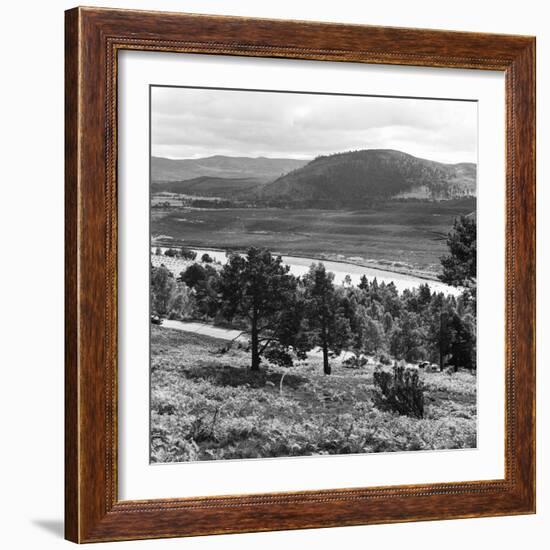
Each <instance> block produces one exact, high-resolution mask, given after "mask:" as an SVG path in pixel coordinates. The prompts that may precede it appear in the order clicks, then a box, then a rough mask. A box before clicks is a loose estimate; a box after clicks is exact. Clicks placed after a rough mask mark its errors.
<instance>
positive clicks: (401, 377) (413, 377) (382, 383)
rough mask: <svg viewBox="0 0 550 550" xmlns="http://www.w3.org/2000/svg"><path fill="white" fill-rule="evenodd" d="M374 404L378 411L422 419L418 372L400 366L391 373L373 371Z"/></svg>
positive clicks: (421, 386)
mask: <svg viewBox="0 0 550 550" xmlns="http://www.w3.org/2000/svg"><path fill="white" fill-rule="evenodd" d="M374 386H375V393H374V403H375V405H376V407H378V408H379V409H380V410H385V411H393V412H396V413H399V414H401V415H406V416H412V417H414V418H423V417H424V386H423V384H422V382H421V380H420V378H419V375H418V370H416V369H410V368H406V367H402V366H395V367H393V371H392V372H388V371H385V370H382V369H376V370H375V371H374Z"/></svg>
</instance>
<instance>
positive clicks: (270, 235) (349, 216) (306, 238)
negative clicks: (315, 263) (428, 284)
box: [151, 198, 475, 272]
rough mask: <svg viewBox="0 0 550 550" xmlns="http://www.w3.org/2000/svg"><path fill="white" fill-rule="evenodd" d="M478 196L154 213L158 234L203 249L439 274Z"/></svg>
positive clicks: (184, 209) (153, 228)
mask: <svg viewBox="0 0 550 550" xmlns="http://www.w3.org/2000/svg"><path fill="white" fill-rule="evenodd" d="M474 210H475V200H474V199H471V198H467V199H460V200H454V201H445V202H424V201H403V202H398V201H393V202H391V203H382V204H378V205H377V206H376V208H373V209H362V210H319V209H287V208H227V209H225V208H224V209H220V208H218V209H215V208H212V209H210V208H208V209H206V208H205V209H203V208H201V209H199V208H181V209H168V210H156V211H153V213H152V220H151V234H152V236H153V237H154V236H157V235H169V236H171V237H173V238H174V239H175V240H176V241H178V242H180V243H185V244H186V245H189V246H197V247H215V248H238V249H246V248H247V247H249V246H258V247H266V248H269V249H270V250H273V251H274V252H277V253H281V254H288V255H293V256H306V257H320V256H321V255H324V257H326V258H330V257H331V255H333V256H334V255H336V254H339V255H341V256H343V257H344V258H361V259H364V260H378V261H380V260H385V261H399V262H402V263H405V264H408V265H409V266H411V267H413V268H416V269H418V270H424V271H425V270H428V271H432V272H436V271H438V270H439V268H440V263H439V258H440V256H441V255H442V254H444V253H445V252H446V244H445V242H446V237H447V233H448V232H449V230H450V229H451V227H452V224H453V221H454V219H455V217H457V216H459V215H463V214H469V213H471V212H472V211H474Z"/></svg>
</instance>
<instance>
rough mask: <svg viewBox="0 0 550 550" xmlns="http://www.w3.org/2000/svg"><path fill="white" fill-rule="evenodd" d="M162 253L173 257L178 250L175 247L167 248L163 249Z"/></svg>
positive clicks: (176, 254)
mask: <svg viewBox="0 0 550 550" xmlns="http://www.w3.org/2000/svg"><path fill="white" fill-rule="evenodd" d="M164 255H165V256H168V257H170V258H175V257H177V256H178V251H177V250H176V249H175V248H167V249H166V250H165V251H164Z"/></svg>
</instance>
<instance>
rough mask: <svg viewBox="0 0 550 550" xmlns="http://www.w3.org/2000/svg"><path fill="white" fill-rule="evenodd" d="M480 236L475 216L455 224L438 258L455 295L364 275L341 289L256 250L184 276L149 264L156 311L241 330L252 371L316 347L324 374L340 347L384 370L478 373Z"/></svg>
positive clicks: (329, 277)
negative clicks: (414, 365)
mask: <svg viewBox="0 0 550 550" xmlns="http://www.w3.org/2000/svg"><path fill="white" fill-rule="evenodd" d="M475 230H476V228H475V219H472V218H469V217H461V218H458V219H457V220H456V221H455V224H454V227H453V229H452V230H451V232H450V233H449V236H448V240H447V245H448V248H449V254H448V255H447V256H444V257H443V258H442V260H441V262H442V275H441V276H440V278H441V280H442V281H444V282H446V283H448V284H451V285H454V286H460V287H463V291H462V292H461V294H460V295H459V296H458V297H455V296H453V295H445V294H443V293H436V292H432V291H431V290H430V287H429V286H428V285H427V284H424V285H420V286H419V287H417V288H414V289H406V290H404V291H403V292H401V293H400V292H399V291H398V290H397V288H396V287H395V285H394V284H393V283H389V284H386V283H384V282H381V283H379V282H378V281H377V280H376V279H372V280H368V279H367V278H366V277H365V276H363V277H362V278H361V280H360V282H359V284H358V285H353V284H352V283H351V280H350V278H349V277H348V278H347V279H346V280H345V281H344V282H343V284H336V283H335V281H334V274H333V273H331V272H329V271H327V270H326V268H325V266H324V264H322V263H314V264H312V265H311V267H310V269H309V271H308V272H307V273H306V274H305V275H304V276H302V277H296V276H294V275H293V274H291V273H290V268H289V266H287V265H285V264H284V263H283V261H282V258H281V257H280V256H275V255H273V254H272V253H271V252H270V251H269V250H266V249H258V248H254V247H252V248H250V249H249V250H248V251H247V253H246V254H244V255H241V254H235V253H231V254H230V255H229V257H228V259H227V262H226V263H225V264H224V265H223V266H221V267H220V266H219V265H218V266H216V265H215V264H214V263H213V262H208V261H204V260H203V261H202V263H199V262H195V263H192V264H191V265H190V266H189V267H188V268H187V269H186V270H185V271H183V272H182V273H180V275H179V276H178V277H175V276H174V275H173V274H172V273H171V272H170V271H169V270H168V269H167V268H166V267H164V266H160V267H152V268H151V269H152V273H151V299H152V311H153V313H155V314H157V315H159V316H161V317H172V318H178V319H185V318H200V319H203V320H207V321H209V322H215V323H229V324H230V325H231V326H232V327H234V328H238V329H240V330H241V331H242V332H243V333H246V334H248V335H249V337H250V353H251V369H252V370H254V371H257V370H259V368H260V365H261V362H262V359H264V358H265V359H267V360H268V361H270V362H272V363H276V364H280V365H286V366H290V365H292V364H293V362H294V361H295V360H303V359H305V357H306V354H307V352H308V351H311V350H312V349H314V348H319V349H320V350H321V352H322V357H323V371H324V373H325V374H330V373H331V365H330V359H331V358H332V357H334V356H336V355H339V354H340V353H341V352H342V351H343V350H348V351H352V352H353V353H354V357H355V361H357V362H359V361H360V358H361V356H362V355H375V356H377V357H378V359H379V360H380V362H386V363H389V362H390V361H391V358H392V357H393V358H394V359H398V360H401V359H403V360H405V361H407V362H415V361H422V360H427V361H431V362H435V363H438V364H439V365H440V367H441V368H443V367H444V366H453V367H455V368H459V367H462V368H468V369H475V368H476V297H475V294H476V289H475V280H476V271H475V270H476V265H475V257H476V251H475V248H476V240H475ZM182 254H183V252H182ZM186 257H187V258H188V259H189V254H188V253H187V256H186ZM193 259H195V258H193Z"/></svg>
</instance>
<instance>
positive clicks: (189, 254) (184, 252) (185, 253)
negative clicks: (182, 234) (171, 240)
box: [180, 246, 197, 260]
mask: <svg viewBox="0 0 550 550" xmlns="http://www.w3.org/2000/svg"><path fill="white" fill-rule="evenodd" d="M180 256H181V257H182V258H183V259H184V260H194V259H195V258H196V257H197V253H196V252H195V251H193V250H190V249H189V248H186V247H185V246H184V247H182V249H181V251H180Z"/></svg>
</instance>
